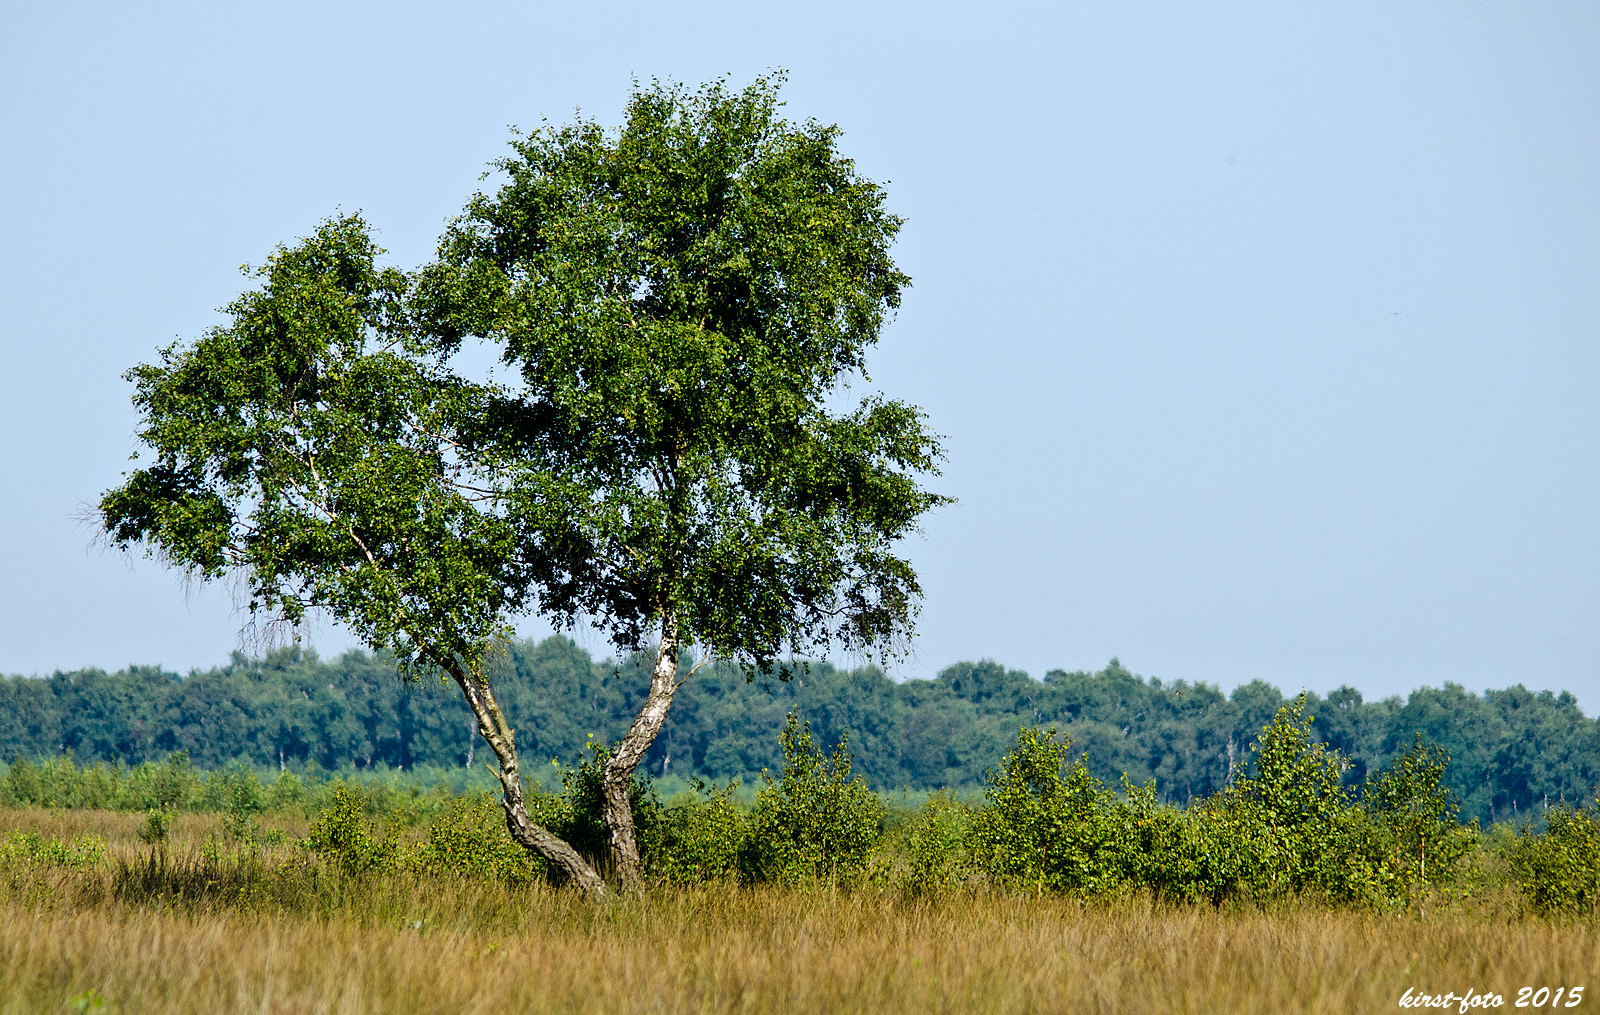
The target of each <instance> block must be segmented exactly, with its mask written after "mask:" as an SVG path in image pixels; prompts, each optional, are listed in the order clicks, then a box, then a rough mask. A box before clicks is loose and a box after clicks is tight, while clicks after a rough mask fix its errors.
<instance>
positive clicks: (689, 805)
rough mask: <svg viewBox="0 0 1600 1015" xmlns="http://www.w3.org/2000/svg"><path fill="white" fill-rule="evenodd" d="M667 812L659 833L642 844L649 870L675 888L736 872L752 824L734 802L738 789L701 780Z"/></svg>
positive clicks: (736, 784)
mask: <svg viewBox="0 0 1600 1015" xmlns="http://www.w3.org/2000/svg"><path fill="white" fill-rule="evenodd" d="M690 785H691V790H690V792H688V793H685V794H682V795H681V796H679V797H677V798H675V799H673V800H672V801H671V802H670V803H669V804H668V805H667V807H666V810H665V811H664V813H663V815H662V820H661V823H660V825H659V826H658V829H659V830H658V834H657V835H655V836H653V837H652V838H651V839H650V840H647V841H644V842H641V843H640V847H641V850H642V852H643V859H644V861H645V867H646V869H647V870H649V871H650V872H651V873H652V874H653V875H655V876H657V877H659V878H662V879H664V880H666V881H671V882H674V883H677V884H689V883H693V882H697V881H714V880H717V879H719V878H725V877H728V876H729V875H731V874H733V873H735V872H736V871H737V869H738V863H739V851H740V849H741V847H742V846H743V843H744V840H745V836H746V835H747V834H748V822H747V821H746V819H745V815H744V813H743V812H742V811H740V809H739V806H738V804H736V803H735V802H734V800H733V793H734V790H735V788H736V787H737V786H738V783H737V782H736V781H732V780H730V781H729V782H728V784H727V785H726V786H724V787H722V788H721V789H718V788H717V787H715V786H714V785H709V784H707V783H706V782H704V781H703V780H700V779H695V780H693V781H692V782H691V784H690Z"/></svg>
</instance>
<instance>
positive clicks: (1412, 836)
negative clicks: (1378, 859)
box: [1361, 733, 1478, 891]
mask: <svg viewBox="0 0 1600 1015" xmlns="http://www.w3.org/2000/svg"><path fill="white" fill-rule="evenodd" d="M1449 763H1450V755H1449V752H1447V751H1445V750H1443V749H1442V748H1440V747H1437V746H1435V745H1432V744H1425V743H1423V741H1422V734H1420V733H1418V734H1417V735H1416V739H1415V740H1414V741H1413V743H1412V745H1411V747H1410V748H1409V749H1407V750H1406V752H1405V753H1403V754H1401V755H1399V756H1398V757H1396V758H1395V759H1394V760H1392V761H1390V762H1389V764H1388V765H1386V766H1384V768H1383V769H1382V770H1380V771H1379V772H1378V773H1377V774H1376V775H1373V776H1369V777H1368V779H1367V783H1366V786H1365V787H1364V788H1363V790H1362V793H1361V803H1362V806H1363V808H1365V810H1366V811H1367V813H1368V814H1370V815H1371V816H1372V819H1373V821H1374V822H1375V823H1376V825H1377V826H1378V828H1379V829H1380V831H1381V833H1382V837H1383V839H1384V844H1385V846H1386V847H1387V849H1386V852H1387V854H1388V857H1389V863H1390V867H1391V871H1392V875H1393V879H1394V881H1395V882H1396V883H1397V884H1398V885H1399V886H1400V888H1401V889H1402V890H1405V891H1409V890H1410V889H1411V888H1412V887H1414V886H1423V887H1426V886H1427V885H1429V884H1432V883H1434V882H1437V881H1440V880H1443V879H1446V878H1448V877H1449V876H1450V875H1451V874H1452V873H1453V872H1454V870H1455V868H1456V865H1457V863H1458V862H1459V861H1460V860H1461V858H1462V857H1463V856H1465V855H1466V853H1467V851H1468V850H1469V849H1471V848H1472V844H1473V843H1474V842H1475V841H1476V840H1477V834H1478V828H1477V826H1478V822H1477V819H1473V821H1472V824H1470V825H1466V826H1463V825H1462V824H1461V823H1460V821H1458V820H1457V815H1459V814H1460V812H1461V807H1460V805H1459V804H1458V803H1457V801H1456V798H1455V794H1453V793H1451V792H1450V790H1448V789H1447V788H1445V786H1444V773H1445V768H1446V767H1447V766H1448V765H1449Z"/></svg>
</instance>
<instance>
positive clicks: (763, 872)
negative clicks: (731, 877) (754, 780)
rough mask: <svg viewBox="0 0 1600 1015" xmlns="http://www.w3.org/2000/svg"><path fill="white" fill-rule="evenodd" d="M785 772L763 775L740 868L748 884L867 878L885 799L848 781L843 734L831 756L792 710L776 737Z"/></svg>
mask: <svg viewBox="0 0 1600 1015" xmlns="http://www.w3.org/2000/svg"><path fill="white" fill-rule="evenodd" d="M779 742H780V744H781V745H782V747H783V775H782V777H781V778H779V779H773V778H772V777H771V776H770V775H768V774H767V773H766V772H762V773H761V780H762V785H761V788H760V789H759V790H758V791H757V792H756V806H755V812H754V813H753V814H752V815H751V821H750V834H749V836H748V837H747V838H746V839H745V842H744V847H743V848H742V849H741V850H740V857H739V867H740V872H741V874H742V875H743V876H744V877H745V878H746V879H748V880H753V881H773V882H780V883H786V884H797V883H801V882H804V881H808V880H818V881H824V882H829V883H833V884H854V883H856V882H858V881H859V880H860V879H861V878H862V877H863V876H864V875H865V874H866V873H867V868H868V864H869V861H870V858H871V855H872V849H873V847H874V846H875V845H876V844H877V842H878V840H879V838H880V837H881V835H882V833H883V818H884V813H885V810H886V808H885V807H884V805H883V801H881V800H879V799H878V797H877V796H876V795H875V794H874V793H873V792H872V791H871V790H869V789H868V788H867V785H866V783H864V782H862V781H861V780H860V779H859V778H857V779H851V778H850V760H851V759H850V749H849V746H848V744H847V743H846V739H845V738H844V737H840V739H839V744H838V746H837V747H835V748H834V751H833V755H832V756H831V757H829V756H827V755H824V754H823V753H822V751H821V749H820V748H818V747H817V745H816V743H815V742H814V741H813V740H812V737H811V724H810V723H806V724H805V725H804V726H801V725H800V723H799V720H798V719H797V718H796V716H795V713H794V712H790V713H789V718H788V720H787V721H786V722H785V723H784V727H783V733H782V734H781V735H780V737H779Z"/></svg>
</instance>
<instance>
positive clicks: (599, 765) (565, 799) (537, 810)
mask: <svg viewBox="0 0 1600 1015" xmlns="http://www.w3.org/2000/svg"><path fill="white" fill-rule="evenodd" d="M588 746H589V757H587V758H583V759H582V760H580V761H579V763H578V767H577V768H575V769H573V770H571V771H568V772H565V773H563V774H562V777H561V781H562V784H563V789H562V792H561V794H560V795H559V796H554V797H552V796H545V795H543V794H535V795H531V798H530V800H529V802H528V803H529V807H528V810H529V815H530V817H532V818H533V820H535V821H537V822H539V823H540V824H542V825H544V826H545V827H546V828H548V829H550V830H551V831H552V832H554V833H555V834H557V835H559V836H561V838H563V839H565V840H566V841H567V843H568V844H569V845H570V846H572V848H573V849H575V850H577V851H578V853H579V854H581V855H582V856H583V857H584V858H585V859H587V860H588V861H589V862H590V863H591V864H594V865H595V866H596V867H597V868H599V869H601V870H604V869H606V868H607V867H609V866H610V862H611V847H610V844H611V834H610V832H608V831H607V830H606V824H605V790H604V787H603V784H602V782H601V778H602V776H603V775H604V774H605V767H606V762H607V761H608V760H609V759H610V757H611V749H610V748H609V747H606V746H604V745H602V744H599V743H597V742H595V741H594V739H593V738H592V737H591V738H590V741H589V745H588ZM628 802H629V804H630V805H631V806H632V808H633V829H634V837H635V841H637V842H638V843H639V847H640V854H641V856H640V859H641V860H644V859H645V854H646V853H647V852H648V851H649V844H650V843H652V842H655V841H657V840H659V838H660V836H661V821H662V818H663V808H662V806H661V799H660V797H658V796H657V795H656V792H655V789H654V787H653V786H652V785H651V784H650V779H649V778H648V777H647V776H644V775H638V774H635V775H634V777H633V779H632V781H631V782H630V783H629V785H628Z"/></svg>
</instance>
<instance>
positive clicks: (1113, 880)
mask: <svg viewBox="0 0 1600 1015" xmlns="http://www.w3.org/2000/svg"><path fill="white" fill-rule="evenodd" d="M1071 745H1072V741H1071V740H1070V739H1058V738H1057V735H1056V731H1055V729H1054V728H1051V729H1047V730H1038V729H1031V728H1028V727H1023V728H1022V729H1019V730H1018V731H1017V737H1016V740H1015V741H1013V743H1012V746H1011V749H1010V750H1009V751H1008V752H1006V756H1005V758H1004V759H1003V760H1002V761H1001V765H1000V768H999V769H997V770H995V771H994V772H991V773H990V775H989V783H988V786H987V787H986V788H985V790H984V794H985V796H986V797H987V798H988V804H987V805H986V806H985V807H983V808H981V809H980V810H979V811H978V812H977V814H976V815H974V816H973V819H972V826H971V830H970V832H969V833H968V844H969V848H970V849H971V851H972V857H973V860H974V861H975V862H976V863H977V864H978V865H979V867H980V868H982V869H983V870H984V871H986V872H987V873H988V874H989V876H990V877H991V878H993V879H994V880H996V881H997V882H1000V883H1002V884H1009V885H1015V886H1025V887H1035V888H1042V889H1046V890H1050V891H1058V892H1077V893H1082V894H1088V895H1098V894H1104V893H1108V892H1112V891H1115V890H1116V889H1118V888H1120V887H1122V885H1123V884H1124V882H1125V881H1126V872H1125V870H1124V862H1123V857H1122V853H1123V850H1122V848H1121V846H1120V841H1121V833H1122V829H1121V828H1120V827H1119V825H1118V821H1117V817H1118V813H1117V808H1116V806H1115V801H1114V798H1113V796H1112V794H1111V792H1110V791H1109V790H1107V789H1106V788H1105V786H1104V785H1103V784H1102V783H1101V782H1100V780H1098V779H1096V778H1095V777H1094V776H1093V775H1091V774H1090V773H1089V769H1088V766H1087V765H1086V764H1085V763H1084V760H1083V759H1082V758H1079V759H1078V760H1077V762H1076V763H1075V764H1073V766H1072V767H1071V769H1070V770H1069V769H1068V768H1067V751H1068V749H1069V748H1070V747H1071Z"/></svg>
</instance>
